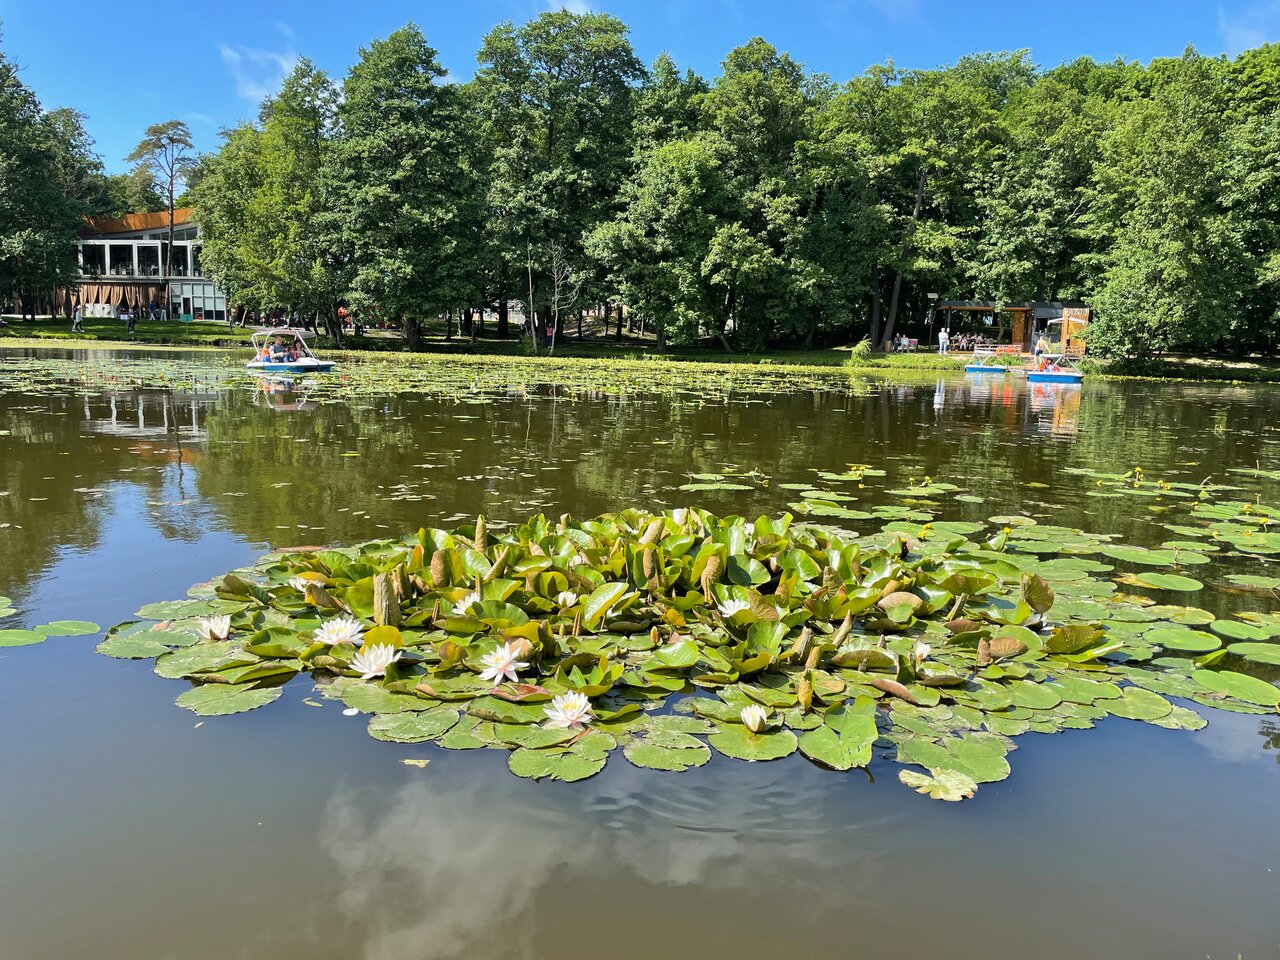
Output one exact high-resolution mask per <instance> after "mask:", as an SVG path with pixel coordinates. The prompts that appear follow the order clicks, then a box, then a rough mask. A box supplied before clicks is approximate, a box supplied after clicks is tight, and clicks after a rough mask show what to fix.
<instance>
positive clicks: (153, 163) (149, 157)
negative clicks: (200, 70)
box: [125, 120, 195, 304]
mask: <svg viewBox="0 0 1280 960" xmlns="http://www.w3.org/2000/svg"><path fill="white" fill-rule="evenodd" d="M194 153H195V146H194V145H193V144H192V142H191V131H190V130H189V129H188V128H187V125H186V124H185V123H183V122H182V121H181V120H166V121H165V122H164V123H153V124H152V125H151V126H149V127H147V131H146V133H144V134H143V136H142V139H141V140H140V141H138V145H137V146H136V147H134V148H133V151H132V152H131V153H130V154H129V155H128V156H127V157H125V162H126V163H132V164H136V165H138V166H140V167H144V168H147V169H149V170H151V172H152V173H153V174H154V175H155V178H156V181H157V182H158V184H159V188H160V190H161V191H162V193H163V195H164V198H165V207H166V209H167V210H168V211H169V236H168V243H167V244H166V246H165V252H164V275H165V281H164V282H165V287H166V290H165V303H166V304H167V303H168V301H169V296H168V289H167V288H168V285H169V275H170V274H171V273H172V272H173V210H174V202H173V201H174V197H176V196H177V193H178V187H179V185H180V184H182V183H183V182H184V180H185V178H186V176H187V175H188V174H189V173H190V172H191V169H192V167H193V166H194V165H195V156H194Z"/></svg>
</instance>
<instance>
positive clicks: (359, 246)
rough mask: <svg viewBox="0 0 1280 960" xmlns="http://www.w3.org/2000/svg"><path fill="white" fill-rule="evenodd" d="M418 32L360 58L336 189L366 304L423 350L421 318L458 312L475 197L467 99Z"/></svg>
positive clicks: (347, 85) (347, 86) (408, 31)
mask: <svg viewBox="0 0 1280 960" xmlns="http://www.w3.org/2000/svg"><path fill="white" fill-rule="evenodd" d="M444 75H445V71H444V68H443V67H441V66H440V63H439V61H438V60H437V58H436V52H435V50H433V49H432V48H431V47H429V46H428V45H427V43H426V40H425V39H424V38H423V36H422V33H421V31H419V30H418V28H417V27H416V26H413V25H412V24H410V25H409V26H407V27H404V28H402V29H400V30H397V31H395V32H394V33H392V34H391V35H390V36H388V37H387V38H386V39H385V40H376V41H374V42H373V43H372V44H370V45H369V47H367V48H365V49H362V50H361V51H360V59H359V61H358V62H357V63H356V64H355V66H353V67H352V68H351V72H350V73H349V74H348V75H347V78H346V80H345V81H344V83H343V85H342V102H341V105H340V106H339V107H338V121H339V123H340V125H341V130H342V135H341V137H340V138H339V139H338V141H337V142H336V143H335V145H334V148H333V151H332V162H331V167H330V177H329V183H330V185H331V188H332V202H333V210H334V215H335V217H336V223H337V224H338V225H339V229H340V236H341V240H342V242H344V243H345V244H346V245H347V247H348V249H349V255H350V258H351V267H352V274H351V288H352V293H353V296H354V298H355V299H356V300H357V301H358V303H359V304H360V305H361V306H363V307H365V308H366V309H367V308H372V307H378V308H380V309H381V310H382V311H384V313H385V315H387V316H389V317H393V318H395V320H396V321H397V323H398V324H399V325H400V327H401V329H402V330H403V331H404V335H405V340H406V342H407V343H408V344H409V346H410V348H412V349H416V348H417V347H418V345H419V339H420V335H421V326H420V320H421V318H422V317H423V316H437V315H439V314H440V313H442V312H443V311H444V310H446V309H448V308H450V307H452V306H453V305H454V300H453V297H454V295H455V293H456V291H457V289H458V287H459V286H460V278H461V276H462V274H463V272H464V267H465V264H464V263H463V262H462V261H461V259H460V257H459V251H460V249H463V248H462V246H461V245H460V239H461V237H462V235H463V233H464V232H465V231H466V230H467V229H468V228H469V225H468V224H466V223H464V222H462V214H463V210H464V200H465V197H466V196H467V195H468V192H469V188H468V185H467V178H468V172H467V170H466V168H465V166H464V165H463V163H462V161H461V159H460V158H461V155H462V153H463V142H462V139H461V133H462V131H463V118H462V115H461V109H462V100H461V96H460V94H459V91H458V90H457V89H456V88H455V87H453V86H452V85H450V84H445V83H441V82H440V79H441V78H442V77H443V76H444Z"/></svg>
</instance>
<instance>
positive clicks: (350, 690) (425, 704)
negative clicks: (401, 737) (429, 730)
mask: <svg viewBox="0 0 1280 960" xmlns="http://www.w3.org/2000/svg"><path fill="white" fill-rule="evenodd" d="M342 702H343V703H345V704H346V705H347V706H348V707H352V708H354V709H356V710H359V711H360V712H361V713H404V712H407V711H416V710H431V709H433V708H435V707H437V706H438V704H435V703H432V702H431V701H430V700H423V699H422V698H421V697H415V696H413V695H412V694H408V693H393V692H392V691H390V690H388V689H386V688H385V687H381V686H378V685H377V684H376V683H353V684H351V685H350V686H349V687H347V688H346V689H345V690H344V691H343V693H342Z"/></svg>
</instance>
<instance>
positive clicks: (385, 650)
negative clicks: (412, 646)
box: [351, 643, 404, 680]
mask: <svg viewBox="0 0 1280 960" xmlns="http://www.w3.org/2000/svg"><path fill="white" fill-rule="evenodd" d="M403 652H404V651H403V650H397V649H396V648H395V647H393V646H392V645H391V644H389V643H375V644H373V645H372V646H365V647H362V648H361V649H360V650H358V651H357V652H356V655H355V656H354V657H352V658H351V669H352V670H359V671H360V679H361V680H372V679H373V678H374V677H382V676H385V675H386V673H387V667H389V666H391V665H392V664H393V663H395V662H396V661H397V660H399V659H400V655H401V654H402V653H403Z"/></svg>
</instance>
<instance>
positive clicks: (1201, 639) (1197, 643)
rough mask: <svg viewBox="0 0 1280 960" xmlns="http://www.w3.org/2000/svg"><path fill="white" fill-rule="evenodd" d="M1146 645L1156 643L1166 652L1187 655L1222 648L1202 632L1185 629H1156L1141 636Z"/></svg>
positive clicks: (1212, 637) (1215, 638) (1219, 641)
mask: <svg viewBox="0 0 1280 960" xmlns="http://www.w3.org/2000/svg"><path fill="white" fill-rule="evenodd" d="M1142 639H1143V640H1144V641H1146V642H1147V643H1158V644H1160V646H1162V647H1164V648H1165V649H1166V650H1184V651H1186V652H1187V653H1207V652H1208V651H1210V650H1217V649H1218V647H1220V646H1222V641H1221V640H1219V639H1218V638H1217V637H1215V636H1214V635H1213V634H1211V633H1205V632H1204V631H1203V630H1189V629H1187V628H1186V627H1157V628H1156V629H1154V630H1148V631H1147V632H1146V633H1144V634H1143V635H1142Z"/></svg>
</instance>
